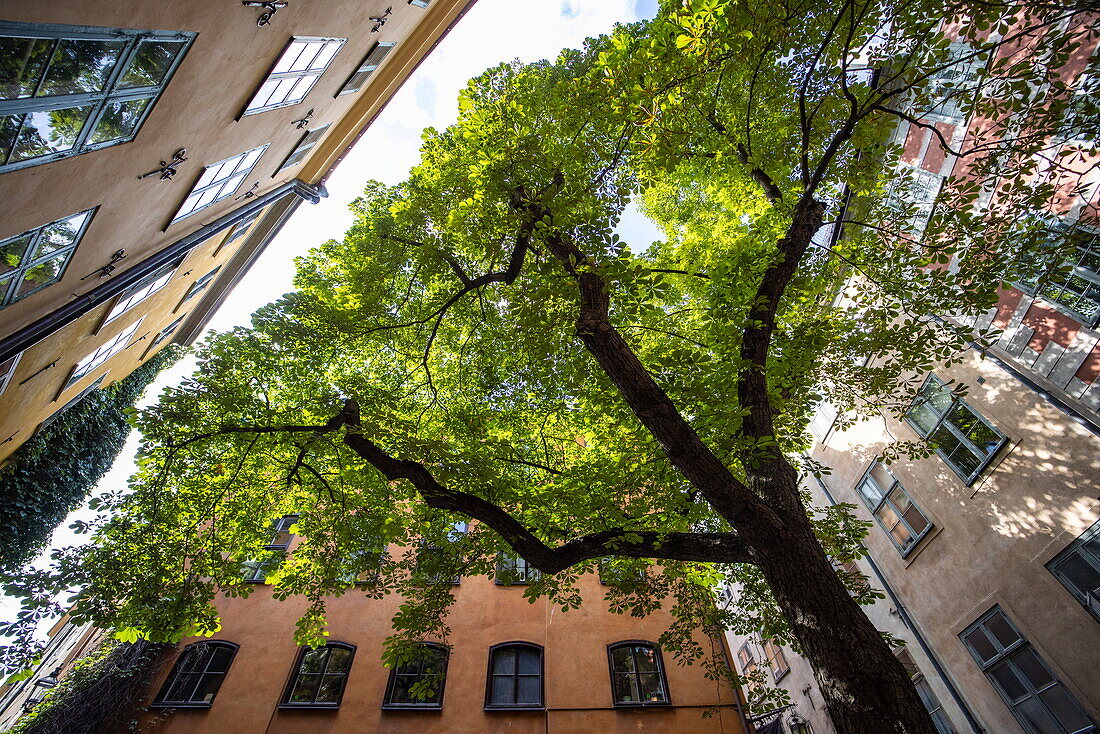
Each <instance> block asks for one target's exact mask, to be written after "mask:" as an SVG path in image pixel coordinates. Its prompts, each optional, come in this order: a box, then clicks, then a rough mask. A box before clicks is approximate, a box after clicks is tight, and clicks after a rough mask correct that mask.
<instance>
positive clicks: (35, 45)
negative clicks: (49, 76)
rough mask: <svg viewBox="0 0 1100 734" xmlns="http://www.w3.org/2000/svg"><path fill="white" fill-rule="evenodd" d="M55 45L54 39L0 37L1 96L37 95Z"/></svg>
mask: <svg viewBox="0 0 1100 734" xmlns="http://www.w3.org/2000/svg"><path fill="white" fill-rule="evenodd" d="M53 44H54V42H53V39H50V38H11V37H7V36H5V37H0V99H18V98H20V97H30V96H32V95H33V94H34V88H35V87H36V86H38V80H39V78H41V76H42V72H43V71H44V70H45V68H46V61H47V60H49V58H50V51H51V50H52V49H53Z"/></svg>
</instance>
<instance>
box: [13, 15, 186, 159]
mask: <svg viewBox="0 0 1100 734" xmlns="http://www.w3.org/2000/svg"><path fill="white" fill-rule="evenodd" d="M194 37H195V34H194V33H163V32H158V31H136V30H118V29H113V28H93V27H90V26H62V25H39V24H36V23H6V22H0V172H4V171H10V170H14V169H17V168H25V167H27V166H35V165H38V164H40V163H49V162H50V161H55V160H59V159H61V158H68V157H69V156H74V155H78V154H80V153H85V152H87V151H90V150H96V149H98V148H103V147H106V146H109V145H117V144H118V143H125V142H127V141H129V140H132V139H133V138H134V136H135V135H136V134H137V131H138V129H139V128H140V127H141V125H142V123H143V122H144V121H145V118H146V117H147V116H148V115H149V113H150V111H151V110H152V109H153V105H154V104H156V100H157V97H159V96H160V93H161V92H162V91H163V90H164V87H165V86H166V85H167V84H168V81H169V79H171V77H172V74H173V72H174V71H175V69H176V67H177V66H179V63H180V61H181V60H182V58H183V56H184V54H185V53H186V52H187V49H188V47H189V46H190V45H191V41H192V40H193V39H194Z"/></svg>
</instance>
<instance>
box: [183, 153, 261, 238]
mask: <svg viewBox="0 0 1100 734" xmlns="http://www.w3.org/2000/svg"><path fill="white" fill-rule="evenodd" d="M265 150H267V146H266V145H261V146H260V147H259V148H253V149H252V150H246V151H245V152H244V153H238V154H237V155H235V156H233V157H231V158H226V159H225V160H224V161H218V162H217V163H214V164H211V165H209V166H207V167H206V168H205V169H204V170H203V172H202V175H201V176H199V180H198V181H196V182H195V185H194V187H192V189H191V193H190V194H188V195H187V198H186V199H184V200H183V204H181V205H180V208H179V211H177V212H176V216H174V217H172V221H173V222H178V221H179V220H181V219H183V218H184V217H186V216H190V215H191V214H194V213H195V212H197V211H200V210H202V209H205V208H206V207H208V206H211V205H213V204H214V203H216V202H219V201H221V200H222V199H224V198H226V197H227V196H232V195H233V194H234V193H235V192H236V191H237V189H238V188H239V187H240V185H241V182H243V181H244V179H245V178H246V177H247V176H248V175H249V174H250V173H252V169H253V168H254V167H255V166H256V161H258V160H260V156H262V155H263V154H264V151H265Z"/></svg>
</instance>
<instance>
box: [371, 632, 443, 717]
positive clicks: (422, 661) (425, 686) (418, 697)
mask: <svg viewBox="0 0 1100 734" xmlns="http://www.w3.org/2000/svg"><path fill="white" fill-rule="evenodd" d="M447 657H448V655H447V649H446V648H445V647H443V646H442V645H436V644H434V643H430V642H425V643H422V645H421V648H420V650H419V654H418V655H417V656H416V657H414V658H413V659H411V660H407V661H405V662H403V663H401V664H400V665H398V666H396V667H395V668H393V669H392V670H391V671H390V680H389V684H388V685H387V686H386V699H385V702H384V705H385V706H387V707H394V708H442V707H443V688H444V686H445V684H446V682H447Z"/></svg>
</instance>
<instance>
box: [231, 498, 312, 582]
mask: <svg viewBox="0 0 1100 734" xmlns="http://www.w3.org/2000/svg"><path fill="white" fill-rule="evenodd" d="M296 522H298V516H297V515H285V516H283V517H280V518H279V519H278V520H272V521H271V535H270V536H269V537H268V540H267V544H266V545H265V546H264V551H265V553H264V557H263V558H260V559H258V560H252V561H245V562H244V563H243V564H241V574H242V576H243V577H244V580H245V581H254V582H257V583H263V582H264V581H266V580H267V574H268V573H270V572H272V571H274V570H275V569H276V568H277V567H278V566H279V564H280V563H281V562H282V560H283V558H284V557H285V556H286V552H287V549H288V548H290V543H291V542H292V541H293V540H294V533H292V532H290V528H291V527H292V526H293V525H294V523H296Z"/></svg>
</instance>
